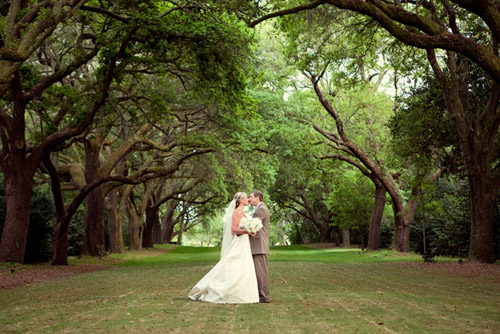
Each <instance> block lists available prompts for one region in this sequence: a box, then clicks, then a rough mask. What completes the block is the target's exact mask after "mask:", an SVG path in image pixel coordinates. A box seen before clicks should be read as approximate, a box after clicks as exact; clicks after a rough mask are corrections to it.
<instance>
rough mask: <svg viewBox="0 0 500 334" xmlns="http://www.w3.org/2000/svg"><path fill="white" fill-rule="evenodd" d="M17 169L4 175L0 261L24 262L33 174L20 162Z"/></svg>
mask: <svg viewBox="0 0 500 334" xmlns="http://www.w3.org/2000/svg"><path fill="white" fill-rule="evenodd" d="M14 169H17V171H13V173H9V174H6V175H5V195H6V198H7V203H6V207H7V212H6V214H5V224H4V228H3V232H2V240H1V242H0V262H18V263H24V254H25V250H26V238H27V235H28V226H29V222H30V207H31V196H32V194H33V175H32V174H31V173H29V171H26V170H25V166H23V165H22V164H20V165H19V166H17V168H15V167H14Z"/></svg>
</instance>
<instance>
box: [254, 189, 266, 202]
mask: <svg viewBox="0 0 500 334" xmlns="http://www.w3.org/2000/svg"><path fill="white" fill-rule="evenodd" d="M251 194H253V195H254V196H255V197H258V198H259V200H260V201H261V202H262V201H264V195H262V191H259V190H254V191H252V192H251Z"/></svg>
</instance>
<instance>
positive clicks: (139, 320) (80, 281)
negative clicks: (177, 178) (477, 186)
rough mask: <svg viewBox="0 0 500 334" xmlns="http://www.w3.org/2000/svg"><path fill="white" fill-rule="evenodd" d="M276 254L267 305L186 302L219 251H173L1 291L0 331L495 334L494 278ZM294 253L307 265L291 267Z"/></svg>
mask: <svg viewBox="0 0 500 334" xmlns="http://www.w3.org/2000/svg"><path fill="white" fill-rule="evenodd" d="M275 251H278V252H280V254H281V255H280V256H281V258H280V261H273V260H272V256H273V254H271V262H270V274H271V281H272V283H271V298H272V303H271V304H250V305H217V304H208V303H203V302H193V301H190V300H188V298H187V294H188V292H189V291H190V289H191V288H192V286H193V285H194V284H195V283H196V282H197V281H198V280H199V279H200V278H201V277H203V275H205V274H206V273H207V272H208V271H209V270H210V269H211V268H212V266H213V265H214V264H215V262H216V261H217V259H218V256H219V250H218V249H190V248H188V249H183V248H182V247H179V248H172V250H171V251H170V252H169V253H165V254H161V255H158V256H154V257H144V256H143V255H140V254H137V253H133V254H125V255H123V258H124V259H125V261H126V262H125V263H124V264H122V265H120V266H117V267H116V268H114V269H111V270H107V271H102V272H93V273H88V274H83V275H78V276H74V277H70V278H65V279H61V280H57V281H51V282H45V283H40V284H34V285H32V286H27V287H20V288H16V289H12V290H4V291H0V300H2V303H0V332H2V333H30V332H31V333H64V332H71V333H89V332H92V333H143V332H148V333H182V334H189V333H325V332H327V333H432V332H439V333H466V332H471V333H500V315H499V311H498V310H499V309H500V298H499V297H498V296H499V295H500V285H499V284H498V280H495V279H493V280H485V279H483V278H482V277H470V278H467V277H461V276H460V275H454V274H452V273H449V272H446V271H440V270H437V268H438V267H437V266H434V267H433V266H432V265H431V266H429V267H419V266H415V265H402V264H393V263H379V262H380V261H381V260H383V259H386V260H388V261H389V262H391V261H395V260H397V259H398V258H400V256H399V255H398V254H394V253H392V252H386V251H383V252H380V253H379V254H377V253H373V254H366V253H361V252H353V251H343V252H332V251H331V250H328V251H318V250H308V249H303V248H301V247H296V248H291V249H285V248H278V249H277V250H275ZM294 252H297V253H298V257H299V258H304V257H305V256H304V254H305V253H307V254H309V255H308V256H307V259H308V260H307V261H305V262H300V261H295V260H296V259H294V258H293V254H294ZM193 254H194V255H193ZM191 256H192V258H191ZM410 257H411V256H410ZM413 258H418V256H413ZM286 259H293V261H285V260H286ZM370 260H371V261H372V262H369V261H370ZM420 260H421V259H420ZM412 261H413V260H412ZM127 262H128V263H127ZM433 268H436V270H434V269H433Z"/></svg>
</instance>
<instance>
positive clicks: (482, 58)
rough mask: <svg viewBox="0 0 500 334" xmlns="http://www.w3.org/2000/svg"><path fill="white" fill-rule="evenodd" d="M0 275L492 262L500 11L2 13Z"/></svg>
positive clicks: (194, 8)
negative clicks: (397, 255) (300, 256)
mask: <svg viewBox="0 0 500 334" xmlns="http://www.w3.org/2000/svg"><path fill="white" fill-rule="evenodd" d="M0 14H1V15H2V20H3V21H2V22H3V24H2V25H1V27H2V28H1V30H0V31H1V37H0V38H1V39H0V97H1V102H0V139H1V149H0V158H1V159H0V171H1V180H2V185H1V187H0V231H1V239H0V261H1V262H20V263H23V262H25V261H28V262H33V261H46V260H49V259H50V260H51V261H52V264H53V265H65V264H68V256H70V255H78V254H82V253H83V254H87V255H90V256H105V255H106V254H108V253H109V252H118V253H119V252H123V251H124V250H125V249H126V248H128V249H131V250H139V249H142V248H143V247H144V248H150V247H153V246H154V245H155V244H159V243H168V242H177V243H178V244H182V243H183V242H185V240H189V241H193V240H196V242H197V243H198V244H200V245H217V244H218V242H219V240H220V222H219V220H220V215H221V210H222V208H224V207H225V206H226V205H227V202H228V201H229V200H230V199H231V196H232V195H233V194H234V193H235V192H237V191H241V190H243V191H247V192H249V191H251V190H253V189H260V190H262V191H263V192H264V194H265V201H266V202H268V206H269V207H271V208H272V225H273V227H272V236H271V242H272V243H273V244H280V245H282V244H288V243H314V242H331V243H335V244H336V245H340V244H343V245H344V246H349V245H350V244H351V243H353V244H357V245H360V246H361V247H362V248H368V249H369V250H377V249H380V248H381V247H391V248H394V249H395V250H397V251H399V252H409V251H417V252H425V251H428V250H430V249H434V250H435V252H437V253H439V254H446V255H453V256H460V257H468V258H469V260H473V261H480V262H494V261H495V260H496V259H498V258H500V214H499V212H500V210H499V208H500V204H499V203H500V202H499V200H498V196H497V195H498V192H499V188H500V168H499V166H498V163H499V161H500V146H499V145H500V140H499V127H500V109H499V100H500V86H499V84H500V58H499V55H498V51H499V48H498V40H499V38H500V1H493V0H489V1H449V0H435V1H431V0H423V1H402V0H401V1H382V0H350V1H342V0H339V1H337V0H330V1H326V0H325V1H300V0H286V1H278V2H261V1H252V0H247V1H232V0H209V1H201V2H200V1H197V2H195V1H190V0H183V1H146V2H144V1H142V0H137V1H135V0H134V1H121V0H118V1H80V0H76V1H72V2H70V1H52V2H51V1H36V0H35V1H12V2H5V3H3V4H1V5H0Z"/></svg>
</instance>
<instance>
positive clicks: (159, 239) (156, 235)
mask: <svg viewBox="0 0 500 334" xmlns="http://www.w3.org/2000/svg"><path fill="white" fill-rule="evenodd" d="M157 214H158V213H157ZM161 228H162V225H161V223H160V219H159V218H158V223H157V224H156V225H155V226H153V245H157V244H162V243H163V233H162V230H161Z"/></svg>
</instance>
